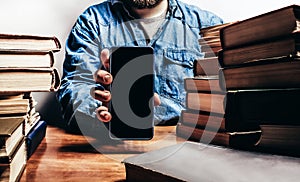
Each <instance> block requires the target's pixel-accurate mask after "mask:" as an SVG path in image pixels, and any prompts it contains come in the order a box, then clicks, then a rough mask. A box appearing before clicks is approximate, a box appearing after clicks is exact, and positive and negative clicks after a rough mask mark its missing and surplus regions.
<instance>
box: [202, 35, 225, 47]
mask: <svg viewBox="0 0 300 182" xmlns="http://www.w3.org/2000/svg"><path fill="white" fill-rule="evenodd" d="M198 42H199V45H200V46H203V45H209V46H211V47H221V42H220V36H218V35H215V36H208V37H202V38H200V39H199V40H198Z"/></svg>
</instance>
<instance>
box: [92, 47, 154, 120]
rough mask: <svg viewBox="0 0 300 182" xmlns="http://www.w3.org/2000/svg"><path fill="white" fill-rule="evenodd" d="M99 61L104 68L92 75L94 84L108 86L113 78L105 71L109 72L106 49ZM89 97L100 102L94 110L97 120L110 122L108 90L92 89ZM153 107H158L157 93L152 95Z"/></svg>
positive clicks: (107, 51) (109, 95) (109, 96)
mask: <svg viewBox="0 0 300 182" xmlns="http://www.w3.org/2000/svg"><path fill="white" fill-rule="evenodd" d="M100 59H101V62H102V65H103V66H104V68H105V70H101V69H99V70H98V71H97V72H96V73H95V74H94V80H95V82H96V83H100V84H102V85H104V86H109V85H110V84H111V83H112V81H113V77H112V75H111V74H110V73H109V72H108V71H107V70H109V66H110V65H109V50H108V49H103V50H102V51H101V55H100ZM91 95H92V96H93V97H94V98H95V99H97V100H99V101H101V102H102V106H100V107H98V108H97V109H96V115H97V118H98V119H99V120H100V121H102V122H109V121H110V120H111V117H112V116H111V114H110V112H108V108H107V105H108V103H109V102H110V100H111V94H110V91H108V90H97V89H94V90H92V91H91ZM153 99H154V105H155V106H157V105H160V99H159V96H158V94H157V93H154V98H153Z"/></svg>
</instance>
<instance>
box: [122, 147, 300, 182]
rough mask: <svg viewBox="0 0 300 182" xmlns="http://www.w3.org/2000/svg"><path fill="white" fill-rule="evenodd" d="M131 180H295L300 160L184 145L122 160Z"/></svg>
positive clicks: (266, 181) (229, 181) (127, 176)
mask: <svg viewBox="0 0 300 182" xmlns="http://www.w3.org/2000/svg"><path fill="white" fill-rule="evenodd" d="M123 163H124V165H125V169H126V180H127V181H129V182H134V181H146V182H147V181H176V182H178V181H180V182H181V181H214V182H217V181H222V182H232V181H244V182H253V181H264V182H274V181H298V179H299V178H300V173H299V171H300V165H299V164H300V159H299V158H295V157H288V156H279V155H270V154H264V153H259V152H248V151H241V150H235V149H231V148H226V147H221V146H214V145H205V144H201V143H197V142H184V143H180V144H176V145H172V146H169V147H164V148H161V149H159V150H154V151H151V152H147V153H143V154H138V155H135V156H132V157H129V158H126V159H125V160H124V161H123Z"/></svg>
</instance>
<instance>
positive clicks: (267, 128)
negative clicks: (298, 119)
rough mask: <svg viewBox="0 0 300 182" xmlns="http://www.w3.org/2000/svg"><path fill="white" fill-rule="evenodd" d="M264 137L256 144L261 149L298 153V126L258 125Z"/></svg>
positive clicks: (299, 143) (299, 130)
mask: <svg viewBox="0 0 300 182" xmlns="http://www.w3.org/2000/svg"><path fill="white" fill-rule="evenodd" d="M260 128H261V130H262V134H263V136H264V137H262V138H261V139H260V141H259V142H258V144H257V145H258V146H259V147H261V148H268V149H277V150H285V151H290V153H293V151H297V152H298V153H299V152H300V126H299V125H297V126H295V125H260Z"/></svg>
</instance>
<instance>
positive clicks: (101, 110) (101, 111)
mask: <svg viewBox="0 0 300 182" xmlns="http://www.w3.org/2000/svg"><path fill="white" fill-rule="evenodd" d="M96 116H97V118H98V119H99V120H100V121H102V122H105V123H106V122H109V121H110V120H111V114H110V112H108V108H107V107H104V106H100V107H98V108H97V109H96Z"/></svg>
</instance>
